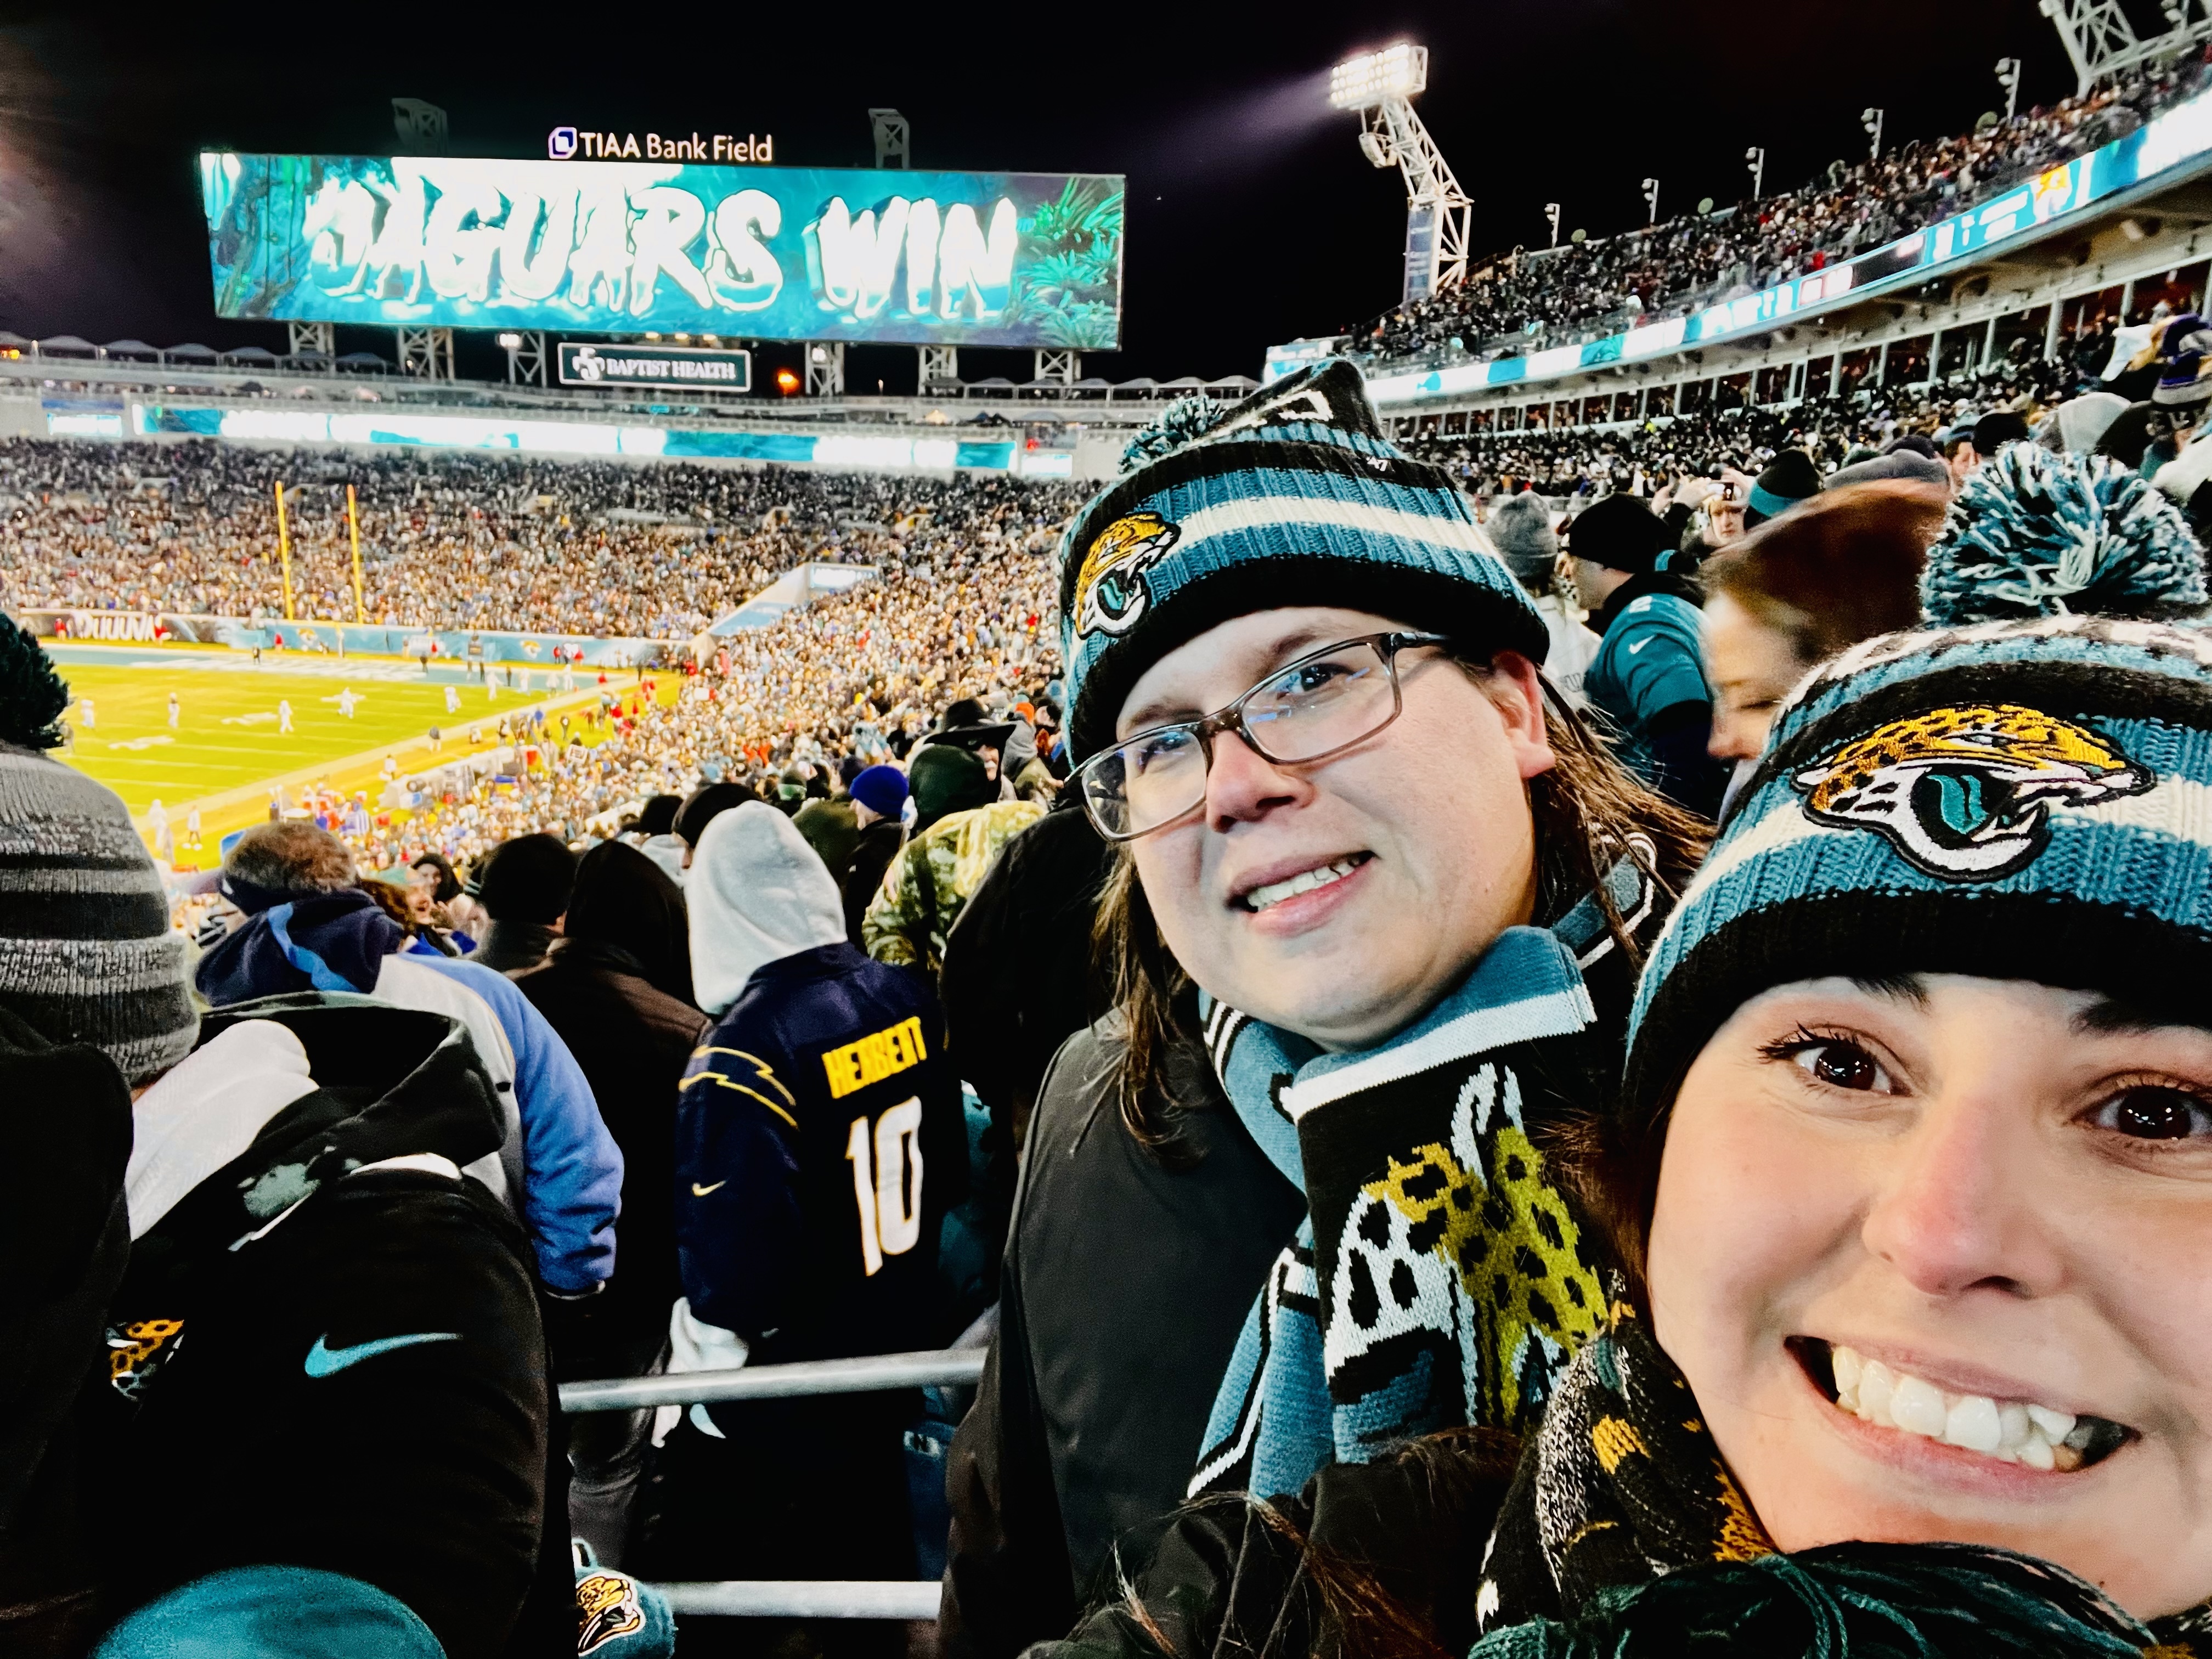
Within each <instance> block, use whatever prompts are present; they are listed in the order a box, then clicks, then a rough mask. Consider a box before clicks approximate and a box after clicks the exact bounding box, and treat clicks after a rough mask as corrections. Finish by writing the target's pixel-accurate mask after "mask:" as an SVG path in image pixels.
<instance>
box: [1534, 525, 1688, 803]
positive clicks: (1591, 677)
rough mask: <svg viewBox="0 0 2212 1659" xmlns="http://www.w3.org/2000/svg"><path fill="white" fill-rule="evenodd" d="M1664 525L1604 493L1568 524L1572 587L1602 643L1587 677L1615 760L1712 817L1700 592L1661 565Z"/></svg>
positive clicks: (1586, 691) (1587, 691)
mask: <svg viewBox="0 0 2212 1659" xmlns="http://www.w3.org/2000/svg"><path fill="white" fill-rule="evenodd" d="M1666 538H1667V531H1666V526H1664V525H1663V524H1662V523H1661V522H1660V520H1659V518H1658V515H1657V514H1656V513H1653V512H1652V511H1651V509H1650V507H1646V506H1645V505H1644V503H1643V502H1642V501H1638V500H1637V499H1636V498H1635V497H1633V496H1632V495H1608V496H1607V497H1606V498H1605V499H1604V500H1603V501H1599V502H1597V503H1596V504H1595V506H1593V507H1589V508H1586V509H1585V510H1584V511H1583V513H1582V514H1581V516H1580V517H1578V518H1577V519H1576V520H1574V521H1573V522H1572V523H1571V524H1570V525H1569V526H1568V527H1567V543H1568V549H1569V551H1570V552H1571V554H1572V555H1573V557H1574V570H1575V587H1576V589H1577V592H1579V594H1580V595H1581V598H1582V601H1583V605H1584V606H1586V607H1587V608H1588V609H1589V613H1590V616H1589V621H1590V626H1591V627H1592V628H1593V629H1595V630H1596V632H1597V633H1598V634H1599V635H1601V636H1602V640H1603V643H1602V644H1601V646H1600V647H1599V648H1598V653H1597V658H1596V659H1595V661H1594V662H1592V663H1591V665H1590V668H1589V672H1588V673H1587V674H1586V675H1584V676H1583V695H1584V696H1586V697H1588V698H1589V703H1590V706H1591V707H1592V708H1595V709H1596V710H1597V711H1598V712H1599V713H1600V714H1603V715H1604V716H1605V717H1606V718H1607V720H1609V721H1610V722H1611V723H1612V726H1613V730H1614V731H1615V732H1617V733H1618V734H1619V736H1620V740H1621V758H1622V759H1623V760H1624V761H1626V762H1627V763H1628V764H1629V765H1630V766H1631V767H1632V769H1635V770H1636V771H1637V772H1638V773H1639V774H1640V775H1642V776H1643V778H1644V781H1645V782H1647V783H1649V784H1650V786H1651V787H1653V788H1655V789H1656V790H1657V791H1659V793H1662V794H1663V795H1665V796H1667V797H1668V799H1672V800H1674V802H1675V803H1676V804H1677V805H1682V806H1686V807H1688V808H1689V809H1690V810H1691V811H1696V812H1702V813H1705V814H1706V815H1708V816H1710V815H1711V813H1712V812H1713V811H1715V810H1716V809H1717V807H1718V806H1719V805H1720V798H1721V787H1722V785H1723V781H1724V778H1723V774H1722V772H1721V769H1720V768H1719V767H1717V765H1716V764H1715V763H1714V762H1713V760H1712V758H1711V757H1710V756H1709V755H1707V754H1706V752H1705V744H1706V741H1707V739H1708V738H1710V737H1711V731H1712V694H1711V691H1710V690H1708V689H1707V688H1706V685H1705V671H1704V668H1703V666H1702V665H1701V661H1700V658H1699V646H1698V603H1699V599H1698V590H1697V589H1696V588H1695V587H1693V586H1691V584H1690V583H1689V582H1687V581H1686V580H1683V579H1682V578H1681V577H1679V576H1675V575H1672V574H1668V573H1666V572H1663V571H1661V570H1659V569H1658V568H1657V563H1658V560H1659V557H1660V556H1661V554H1662V552H1664V551H1666V550H1667V549H1666Z"/></svg>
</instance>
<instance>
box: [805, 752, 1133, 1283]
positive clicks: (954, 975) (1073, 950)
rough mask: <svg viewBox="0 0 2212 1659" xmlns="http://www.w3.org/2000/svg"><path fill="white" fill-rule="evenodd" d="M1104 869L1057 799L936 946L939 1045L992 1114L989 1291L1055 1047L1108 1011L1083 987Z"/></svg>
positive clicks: (1088, 837) (1095, 991)
mask: <svg viewBox="0 0 2212 1659" xmlns="http://www.w3.org/2000/svg"><path fill="white" fill-rule="evenodd" d="M1112 866H1113V854H1112V852H1111V850H1110V849H1109V848H1108V847H1107V845H1106V843H1105V842H1103V840H1101V839H1100V838H1099V835H1098V832H1097V829H1093V828H1092V827H1091V820H1090V818H1089V817H1087V816H1086V815H1085V812H1084V811H1083V808H1082V804H1081V802H1080V801H1079V799H1077V797H1075V796H1074V795H1073V794H1069V795H1064V796H1062V797H1061V804H1060V805H1056V806H1055V807H1054V809H1053V811H1051V812H1049V813H1048V814H1047V815H1046V816H1045V817H1042V818H1041V819H1039V820H1038V821H1037V822H1036V823H1033V824H1031V825H1030V827H1029V828H1028V829H1024V830H1023V831H1022V832H1021V833H1020V834H1019V835H1017V836H1015V837H1014V838H1013V839H1012V841H1010V842H1007V843H1006V848H1005V850H1003V851H1002V852H1000V854H999V857H998V860H997V861H996V862H995V863H994V864H993V865H992V866H991V872H990V873H989V874H988V875H987V876H985V877H984V878H983V884H982V885H981V886H980V887H978V888H977V889H976V890H975V896H973V897H972V898H970V899H969V901H968V902H967V904H966V905H965V906H964V907H963V908H962V910H961V912H960V920H959V921H957V922H955V923H953V925H952V932H951V934H949V935H948V936H947V938H946V939H945V971H944V973H943V975H941V976H940V978H939V986H938V989H939V996H940V997H941V998H942V999H943V1000H944V1003H945V1039H946V1042H948V1044H949V1045H950V1048H951V1054H952V1055H953V1060H954V1064H956V1065H957V1066H958V1067H959V1068H960V1075H961V1078H962V1079H963V1081H965V1082H966V1083H967V1085H968V1086H969V1088H971V1089H973V1090H974V1091H975V1097H976V1098H977V1099H978V1100H981V1102H982V1103H983V1104H984V1106H985V1107H986V1108H987V1109H989V1111H990V1114H991V1127H989V1129H987V1131H985V1132H984V1137H983V1147H982V1151H983V1178H982V1183H981V1191H980V1192H979V1193H978V1194H976V1200H977V1207H978V1208H979V1209H980V1211H981V1216H980V1218H979V1219H980V1220H981V1224H982V1227H983V1237H984V1282H985V1285H986V1287H987V1288H988V1287H991V1286H994V1285H996V1283H997V1280H998V1272H999V1253H1000V1249H1001V1248H1002V1247H1003V1245H1004V1243H1005V1242H1006V1222H1007V1218H1008V1217H1009V1216H1011V1215H1012V1212H1013V1202H1014V1169H1015V1158H1016V1154H1017V1152H1018V1150H1019V1149H1020V1147H1021V1146H1022V1144H1023V1139H1024V1137H1025V1136H1026V1135H1027V1133H1029V1123H1030V1113H1031V1112H1032V1111H1033V1110H1034V1109H1035V1108H1036V1101H1037V1091H1038V1090H1039V1089H1040V1088H1041V1087H1042V1085H1043V1083H1044V1078H1045V1073H1046V1072H1047V1071H1048V1070H1049V1069H1050V1067H1051V1066H1052V1057H1053V1055H1054V1054H1055V1053H1057V1052H1058V1051H1059V1048H1060V1044H1061V1043H1063V1042H1066V1041H1067V1039H1068V1038H1069V1037H1071V1036H1074V1035H1075V1033H1076V1032H1078V1031H1079V1030H1082V1029H1083V1028H1084V1027H1085V1026H1086V1025H1088V1024H1091V1020H1092V1019H1094V1018H1097V1015H1098V1014H1100V1013H1101V1012H1103V1011H1104V1009H1105V1006H1106V1004H1107V1002H1108V1000H1109V997H1108V995H1107V994H1105V992H1104V991H1103V988H1100V987H1094V985H1093V983H1092V973H1091V924H1092V922H1093V921H1095V920H1096V919H1097V914H1098V895H1099V890H1100V889H1101V888H1102V887H1103V886H1104V884H1105V881H1106V877H1107V874H1108V872H1109V870H1110V869H1111V868H1112ZM849 902H850V901H849V900H848V905H849ZM849 914H850V911H849V909H848V915H849Z"/></svg>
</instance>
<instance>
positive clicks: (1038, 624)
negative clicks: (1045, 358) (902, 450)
mask: <svg viewBox="0 0 2212 1659" xmlns="http://www.w3.org/2000/svg"><path fill="white" fill-rule="evenodd" d="M1058 529H1059V526H1058V525H1053V526H1048V527H1040V528H1037V529H1034V530H1030V531H1028V532H1026V533H1024V534H1023V535H1022V536H1021V537H1020V538H1019V539H1018V540H1010V539H1008V538H1006V537H1005V536H1003V535H1002V534H1000V533H999V532H998V531H997V530H996V528H995V527H994V529H993V530H991V531H988V532H985V534H984V535H983V536H981V537H980V538H977V539H976V540H975V541H974V542H973V543H972V544H969V546H968V547H967V549H966V550H965V551H963V552H962V553H960V554H957V555H951V554H948V555H947V556H945V557H944V558H942V559H941V560H940V561H937V562H933V563H932V564H931V565H927V566H918V567H917V568H915V569H913V570H905V569H901V568H897V567H895V566H894V567H887V568H885V570H884V574H882V575H881V576H879V577H878V578H877V579H875V580H870V581H866V582H863V583H860V584H859V585H858V586H854V587H853V588H851V589H849V590H848V591H847V592H844V593H842V594H836V595H831V596H829V597H826V598H823V599H817V600H816V601H814V602H813V603H812V604H811V605H806V606H804V607H802V608H799V609H797V610H793V611H789V612H787V613H786V614H785V615H784V616H783V617H781V618H780V619H779V620H777V621H776V622H775V623H772V624H770V625H769V626H768V627H767V628H763V629H751V630H747V631H745V632H742V633H739V634H738V635H734V636H732V637H731V638H730V639H729V640H728V641H727V642H726V643H724V644H722V645H720V646H719V647H717V649H716V651H715V652H714V654H713V655H712V656H710V657H708V658H707V659H705V660H704V661H703V662H701V663H698V664H696V665H694V664H692V663H690V662H689V661H688V660H687V662H686V663H685V665H684V669H683V670H681V671H678V672H677V673H675V674H674V675H673V676H672V677H671V676H669V675H664V676H663V677H662V678H665V679H672V684H671V687H670V690H671V693H672V695H671V696H661V695H659V692H660V690H661V687H660V686H659V685H657V684H653V683H651V682H647V681H642V680H641V681H634V682H631V683H629V684H624V683H623V681H622V680H621V679H619V678H617V680H615V681H613V682H611V683H610V684H609V685H608V687H607V689H605V690H603V691H602V692H601V703H602V709H603V711H604V713H603V714H595V715H593V716H592V717H591V720H590V726H591V727H592V729H591V730H589V731H588V732H587V730H586V723H585V722H583V721H578V722H575V723H574V724H571V723H570V722H568V721H565V720H564V721H563V722H562V726H561V727H560V728H556V729H555V730H553V731H550V732H548V731H545V730H544V729H542V728H541V729H539V730H538V731H537V732H534V733H532V734H531V736H530V738H523V737H522V736H521V735H520V734H517V738H516V741H514V742H513V743H509V744H503V745H502V748H504V749H506V750H521V749H522V748H524V747H525V746H526V745H527V746H528V747H530V748H531V749H532V751H533V752H532V755H531V757H529V759H528V761H527V763H523V764H520V765H517V766H516V767H515V768H514V769H513V771H511V772H508V773H507V774H505V775H506V776H507V777H509V778H511V779H512V781H511V782H510V783H507V784H503V785H499V786H496V787H495V786H493V785H491V784H489V782H485V781H478V782H477V783H476V785H475V787H468V786H463V787H458V788H456V787H452V786H450V785H447V784H445V783H443V782H441V781H440V780H439V779H437V778H435V777H432V778H428V779H424V778H412V779H404V780H403V779H398V778H395V779H394V781H393V784H392V787H391V790H390V791H389V792H388V793H387V795H386V797H385V798H384V799H380V800H379V801H378V802H376V803H374V807H375V810H374V811H369V810H367V808H366V807H365V808H364V810H363V811H362V812H361V813H359V814H358V815H356V817H355V821H354V822H353V823H351V824H350V825H349V824H348V823H347V822H346V821H345V820H346V818H347V816H348V815H347V814H345V813H343V811H341V812H340V813H338V814H337V815H336V820H335V821H336V822H337V823H338V825H339V828H340V830H341V833H342V834H343V835H345V836H346V837H347V838H348V840H349V842H351V843H352V844H353V845H354V846H355V848H356V850H357V851H358V852H359V853H360V854H362V856H363V858H364V859H366V860H368V861H369V862H370V864H371V866H372V867H374V868H380V869H386V868H394V867H400V866H404V865H405V864H407V863H408V862H410V860H412V859H413V858H414V857H416V855H417V854H420V853H422V852H423V851H432V852H437V853H440V854H443V855H444V856H446V857H447V858H448V859H451V860H455V861H464V860H471V859H473V858H475V857H477V856H478V855H479V854H482V853H483V852H485V851H487V850H488V849H489V848H491V847H492V846H494V845H496V844H497V843H498V842H500V841H501V840H504V839H506V838H507V836H512V835H515V834H520V833H522V832H523V831H525V830H540V829H542V830H546V831H549V832H550V833H554V834H557V835H559V836H562V838H563V839H564V840H573V839H575V838H577V837H578V836H582V835H584V834H586V832H587V828H588V826H590V825H591V824H592V823H593V821H594V820H606V821H612V820H618V819H619V817H621V816H622V815H623V811H625V810H628V811H635V810H636V808H637V807H638V805H640V804H641V803H642V802H643V801H644V800H645V799H647V798H649V797H651V796H653V795H658V794H666V793H671V792H673V793H684V792H686V791H688V790H690V789H691V788H693V787H697V786H698V785H699V784H701V783H702V782H704V783H712V782H732V783H737V784H742V785H744V786H746V787H750V788H752V789H754V790H756V791H757V792H759V793H763V794H765V795H767V796H769V797H770V798H773V797H774V796H775V792H776V791H777V790H778V789H779V788H781V787H782V786H783V785H784V783H785V781H786V776H785V775H786V774H787V773H792V772H794V771H796V772H798V773H799V781H804V782H805V783H807V784H808V785H810V786H811V788H812V790H813V791H814V792H815V793H827V790H826V787H825V780H826V779H827V778H828V777H829V775H831V774H833V773H834V772H835V771H836V769H837V768H838V767H839V766H840V765H841V763H848V762H851V761H854V760H855V759H856V758H860V757H878V756H882V755H885V754H889V753H890V752H892V751H894V750H896V752H898V753H900V754H903V753H904V752H905V751H906V750H907V749H908V748H909V747H910V746H911V745H912V744H913V743H914V742H915V739H916V738H919V737H920V736H921V735H922V734H923V732H924V731H925V730H926V728H927V726H928V725H929V723H930V722H931V720H933V718H934V716H935V714H936V712H937V710H938V709H939V708H942V707H943V706H944V705H945V704H946V703H948V702H956V701H958V700H959V699H960V698H962V697H965V696H980V697H987V698H996V699H1000V700H1002V701H1006V702H1019V701H1024V700H1025V696H1026V694H1027V693H1029V692H1030V691H1032V690H1039V689H1041V688H1042V686H1043V684H1046V683H1047V682H1048V681H1050V680H1051V679H1053V678H1054V677H1055V674H1056V671H1057V667H1056V665H1057V662H1058V651H1057V648H1056V647H1055V646H1054V643H1053V640H1052V629H1051V628H1050V626H1049V619H1050V617H1051V616H1052V614H1053V599H1052V593H1051V587H1052V582H1053V570H1054V567H1053V562H1052V558H1051V553H1052V550H1053V548H1054V542H1055V537H1056V532H1057V531H1058ZM695 668H696V671H694V669H695ZM587 737H589V738H592V741H589V742H587V741H586V738H587ZM1034 752H1035V749H1034V744H1031V745H1030V747H1029V748H1028V749H1027V750H1026V751H1025V753H1024V757H1023V758H1024V759H1026V758H1028V757H1030V756H1031V755H1033V754H1034ZM1018 770H1019V767H1018V766H1015V767H1012V769H1010V774H1009V775H1012V772H1014V771H1018ZM477 772H478V774H479V775H480V777H481V778H488V777H489V776H490V775H492V773H491V769H489V768H478V769H477ZM448 795H450V796H451V797H452V798H451V799H447V796H448ZM324 816H325V817H329V816H331V815H330V814H328V813H325V814H324ZM602 827H603V828H604V827H605V824H604V823H603V824H602Z"/></svg>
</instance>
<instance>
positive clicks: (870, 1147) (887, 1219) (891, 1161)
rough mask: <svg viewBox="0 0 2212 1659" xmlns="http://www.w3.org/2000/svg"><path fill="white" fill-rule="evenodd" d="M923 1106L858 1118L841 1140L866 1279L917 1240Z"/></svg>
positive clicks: (910, 1104) (908, 1104) (913, 1103)
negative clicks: (872, 1122)
mask: <svg viewBox="0 0 2212 1659" xmlns="http://www.w3.org/2000/svg"><path fill="white" fill-rule="evenodd" d="M845 1158H846V1161H847V1162H848V1163H849V1164H851V1165H852V1166H853V1199H854V1202H855V1203H856V1204H857V1205H859V1206H860V1259H861V1261H864V1262H865V1263H866V1265H867V1270H868V1277H869V1278H871V1279H873V1278H874V1277H875V1276H876V1274H877V1273H878V1272H880V1271H881V1270H882V1267H883V1265H884V1257H885V1256H887V1255H905V1254H906V1253H907V1252H908V1250H910V1249H913V1248H914V1247H915V1243H917V1242H918V1241H919V1240H920V1239H921V1100H920V1099H919V1098H915V1099H912V1100H906V1101H902V1102H901V1103H899V1104H897V1105H896V1106H894V1107H892V1108H891V1109H890V1110H889V1111H887V1112H885V1113H884V1115H882V1116H881V1117H879V1118H878V1119H877V1120H876V1128H875V1134H874V1136H873V1139H872V1144H871V1137H870V1135H869V1133H868V1120H867V1119H866V1118H865V1117H856V1118H854V1120H853V1127H852V1130H851V1132H850V1133H848V1134H847V1136H846V1138H845Z"/></svg>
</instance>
